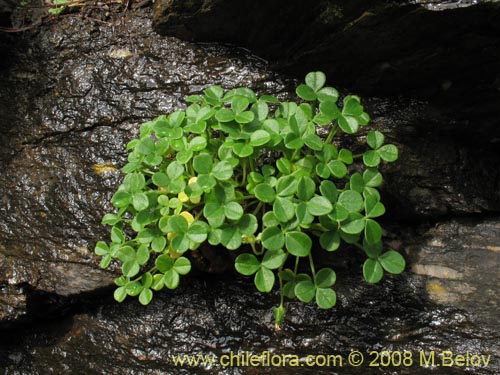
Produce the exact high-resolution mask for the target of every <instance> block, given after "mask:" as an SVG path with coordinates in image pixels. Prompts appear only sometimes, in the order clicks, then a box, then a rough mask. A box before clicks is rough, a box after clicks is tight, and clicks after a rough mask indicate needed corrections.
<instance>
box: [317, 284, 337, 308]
mask: <svg viewBox="0 0 500 375" xmlns="http://www.w3.org/2000/svg"><path fill="white" fill-rule="evenodd" d="M336 303H337V294H336V293H335V291H334V290H333V289H331V288H317V289H316V304H317V305H318V306H319V307H320V308H322V309H330V308H332V307H333V306H335V304H336Z"/></svg>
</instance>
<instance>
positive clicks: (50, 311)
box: [0, 1, 500, 375]
mask: <svg viewBox="0 0 500 375" xmlns="http://www.w3.org/2000/svg"><path fill="white" fill-rule="evenodd" d="M174 3H175V2H173V1H172V4H174ZM242 3H243V4H244V2H242ZM298 3H299V2H297V4H298ZM300 3H303V2H300ZM350 3H352V4H354V5H356V4H358V3H357V2H352V1H351V2H350ZM372 3H376V2H372ZM184 4H185V5H184V6H185V7H187V6H188V5H189V6H190V7H200V8H199V9H200V12H201V13H203V12H205V13H207V14H209V13H210V12H211V11H212V10H211V9H212V8H210V7H205V8H204V5H203V4H205V3H204V2H202V1H193V2H184ZM214 4H216V2H214ZM222 4H224V2H223V1H221V2H220V3H217V4H216V5H217V6H219V5H220V6H222ZM290 4H291V5H294V4H295V2H292V3H290ZM354 5H352V7H354ZM214 6H215V5H214ZM346 6H347V5H346ZM356 6H357V5H356ZM313 8H314V7H313ZM179 9H180V8H179ZM290 9H294V8H293V7H292V6H291V7H290ZM181 10H182V9H180V10H178V12H180V11H181ZM257 10H258V9H254V10H250V9H249V10H248V11H249V12H250V11H255V12H257ZM225 11H227V10H224V12H225ZM276 12H279V9H276ZM304 12H305V11H304ZM332 12H333V10H332ZM329 14H330V13H329ZM305 16H306V13H304V17H305ZM334 16H335V14H334V12H333V13H331V17H334ZM149 17H150V14H149V10H144V11H137V12H129V13H127V15H126V16H124V18H123V20H122V21H121V22H120V21H116V22H115V21H111V22H112V27H111V26H110V25H109V22H110V21H109V20H104V19H94V18H93V17H88V18H86V19H85V20H84V21H82V19H81V18H79V17H75V18H73V17H64V18H61V20H60V22H59V23H56V24H54V25H52V26H49V27H42V28H40V29H39V30H38V31H36V32H34V33H33V34H28V35H25V36H24V37H22V38H17V39H15V43H10V44H9V46H10V50H9V63H8V64H0V103H1V105H0V130H1V131H0V143H1V146H2V147H0V197H1V198H0V323H1V325H2V327H4V328H5V327H6V326H8V327H10V328H9V329H8V330H7V329H3V330H2V331H1V332H0V366H1V367H3V368H4V369H5V371H6V373H8V374H26V373H29V374H47V373H63V372H68V371H74V373H110V374H137V373H152V374H156V373H157V374H171V373H172V374H191V373H193V374H200V373H209V374H247V373H248V374H250V373H273V374H275V373H277V374H288V373H293V372H291V370H290V368H281V369H280V368H278V369H274V368H266V369H263V370H262V371H261V369H257V370H255V369H248V368H233V369H228V370H221V369H219V368H216V367H212V368H210V369H205V368H202V367H198V368H196V369H189V368H184V369H179V368H176V367H174V366H173V363H172V361H171V358H170V355H172V354H192V353H194V354H210V353H213V354H216V355H220V354H223V353H227V351H229V350H233V351H238V350H241V351H246V350H249V351H253V352H258V351H263V350H273V351H274V352H276V353H296V354H298V355H299V356H301V357H304V356H305V355H307V354H310V353H313V354H317V353H337V352H338V353H341V354H348V353H347V350H349V349H351V348H353V349H355V348H357V349H360V350H363V351H365V350H377V349H383V348H390V349H391V350H393V349H395V348H396V349H400V350H410V351H412V352H413V353H418V351H419V350H426V351H429V350H438V351H440V350H452V351H454V352H456V353H458V354H462V353H465V351H467V350H469V351H473V352H475V353H481V354H491V355H492V358H493V359H492V362H491V363H492V364H490V366H489V367H488V368H481V369H479V370H477V371H476V373H479V374H487V375H490V374H491V375H493V374H496V373H498V372H499V371H500V364H499V362H498V361H499V356H500V348H499V346H498V342H499V340H498V324H499V322H498V314H497V311H498V306H497V304H498V298H497V297H496V291H497V289H498V276H499V274H498V272H499V271H498V267H497V265H498V261H499V254H500V253H499V252H498V244H499V243H500V232H499V226H500V221H499V219H498V217H497V214H498V212H499V210H500V185H499V184H500V170H499V169H498V168H497V165H498V164H499V162H500V156H499V155H498V150H496V149H495V148H494V147H492V145H494V144H495V143H491V142H490V138H488V139H484V140H483V143H477V142H476V143H475V144H474V145H471V144H470V142H464V140H463V138H462V135H460V134H457V132H455V129H456V126H457V124H458V126H459V127H461V128H465V127H467V126H469V128H471V127H472V129H470V131H471V134H476V133H475V132H476V131H478V132H479V133H480V132H481V131H483V130H484V128H481V127H476V126H472V125H470V124H471V123H472V122H469V123H467V122H457V121H458V120H457V119H456V118H453V117H450V116H449V111H448V110H443V109H440V110H438V109H436V107H433V106H431V105H429V103H428V102H425V101H419V100H415V99H412V98H399V97H398V98H388V97H372V98H370V97H368V98H363V101H364V104H365V107H366V109H367V112H369V113H370V114H371V116H372V120H373V121H372V122H373V126H374V127H375V128H379V129H381V130H382V131H384V132H385V133H386V137H387V138H388V139H389V140H390V141H391V142H394V143H397V144H398V146H399V147H400V152H401V158H400V161H399V162H398V163H396V164H394V165H391V166H390V168H389V167H386V168H385V170H384V175H385V177H386V183H385V185H384V191H383V194H384V197H383V200H384V202H387V205H386V206H387V215H386V216H385V221H386V223H385V224H386V226H387V228H390V230H389V231H388V232H387V238H388V239H389V242H390V246H391V247H393V248H395V249H398V250H400V251H402V252H403V253H404V255H405V257H406V258H407V260H408V264H409V265H408V270H407V271H406V272H405V273H404V274H403V275H401V276H398V277H389V278H388V279H387V280H385V281H384V282H383V283H381V284H380V285H367V284H366V283H364V282H363V281H362V270H361V268H360V264H361V263H362V259H361V258H360V257H358V254H356V253H355V252H353V251H351V250H352V249H343V250H339V251H338V252H337V253H335V254H334V256H333V259H331V262H332V263H333V264H334V267H335V268H336V269H337V270H338V273H339V277H338V279H339V284H338V287H337V293H338V295H339V305H338V308H336V309H334V310H330V311H321V310H319V309H317V308H315V307H313V306H312V305H304V304H301V303H291V304H289V305H288V309H289V311H288V314H287V318H286V321H285V324H284V326H283V330H282V332H281V333H279V334H275V333H274V331H273V329H272V325H273V324H272V321H273V317H272V307H273V306H275V305H276V304H277V301H278V300H277V297H278V296H277V293H276V292H273V293H271V294H269V295H262V294H259V293H258V292H256V291H254V287H253V286H252V284H251V281H248V280H242V279H241V278H238V279H236V278H235V276H234V275H232V274H231V273H230V272H227V268H226V267H225V266H227V264H226V262H227V260H225V259H224V256H221V254H218V253H216V252H215V251H214V249H206V252H205V254H204V255H205V258H204V259H202V261H200V267H199V268H202V269H203V270H218V271H223V270H226V273H225V275H224V276H223V277H222V276H220V278H214V277H213V276H212V277H208V276H207V275H206V274H201V275H199V274H198V275H197V276H196V275H194V276H192V277H190V278H187V279H183V283H182V286H181V287H180V289H178V290H176V291H174V292H165V293H157V294H156V295H155V299H154V301H153V302H152V304H151V305H150V306H148V307H143V306H141V305H139V304H138V303H137V301H126V302H125V303H124V304H122V305H118V304H117V303H115V302H114V301H113V300H112V298H111V293H112V292H111V290H110V289H106V288H109V287H110V286H111V285H112V280H113V278H114V276H115V274H114V273H113V271H110V272H108V271H102V270H100V269H99V267H98V259H97V257H95V256H94V255H93V254H92V250H93V247H94V245H95V242H97V241H98V240H100V239H105V238H108V236H109V233H108V230H107V228H105V227H104V226H102V225H101V224H100V220H101V217H102V215H103V214H104V213H105V212H107V211H108V210H110V209H111V206H110V204H109V201H110V198H111V195H112V193H113V192H114V190H115V189H116V187H117V185H118V183H119V181H120V178H121V176H120V173H119V168H120V167H121V166H122V165H123V164H124V163H125V160H126V156H127V154H126V151H125V145H126V143H127V142H128V141H129V140H130V139H131V138H133V137H134V136H136V135H137V130H138V126H139V124H140V123H142V122H144V121H146V120H149V119H151V118H153V117H155V116H157V115H160V114H164V113H168V112H170V111H172V110H174V109H175V108H180V107H183V106H184V105H185V104H184V102H183V98H184V97H185V96H187V95H190V94H194V93H199V92H200V91H201V90H202V89H204V88H205V87H207V86H210V85H213V84H219V85H221V86H223V87H225V88H228V89H229V88H233V87H238V86H249V87H251V88H253V89H254V90H256V91H257V92H261V93H263V92H266V93H272V94H275V95H277V96H279V97H281V98H291V97H292V96H293V90H294V88H295V85H296V81H295V80H294V79H291V78H289V77H285V76H282V75H278V74H276V73H274V72H272V71H271V70H269V67H268V65H267V64H266V63H264V62H263V61H262V60H261V59H259V58H257V57H255V56H253V55H251V54H249V53H248V52H246V51H243V50H238V49H234V48H229V47H222V46H217V45H196V44H192V43H188V42H183V41H180V40H178V39H174V38H164V37H160V36H159V35H157V34H155V33H153V32H152V31H151V26H150V21H149ZM104 21H105V22H104ZM306 21H307V20H306ZM306 21H300V22H306ZM106 22H108V23H106ZM207 27H208V26H207ZM252 30H253V29H252ZM255 30H257V29H255ZM255 32H257V31H255ZM283 32H284V31H283ZM332 66H334V65H332ZM313 68H314V69H318V68H321V66H314V67H313ZM353 72H354V68H353ZM332 77H333V79H332V82H331V83H332V84H333V85H336V84H337V83H338V80H335V79H334V78H335V76H332ZM329 78H330V77H329ZM341 91H345V90H341ZM471 121H472V120H471ZM481 129H483V130H481ZM359 140H362V136H360V139H359ZM485 213H488V216H486V218H485ZM464 215H467V216H469V218H468V219H462V220H455V219H450V217H453V216H464ZM427 220H432V221H433V222H437V224H436V225H435V227H433V228H431V229H428V228H427V226H426V225H425V224H424V223H425V221H427ZM207 259H208V260H211V261H212V263H210V264H206V262H205V261H206V260H207ZM325 261H326V260H325ZM329 261H330V260H329ZM203 262H205V263H203ZM19 322H31V323H30V324H31V325H30V326H27V328H22V326H21V325H19V324H13V323H19ZM15 337H17V338H16V339H13V338H15ZM303 370H304V371H302V368H301V371H299V372H296V373H300V374H304V373H311V374H317V373H325V374H326V373H331V370H332V369H331V368H329V369H328V370H326V369H318V368H314V369H308V368H306V369H303ZM441 370H442V369H440V371H441ZM468 370H472V369H468ZM342 371H345V372H342ZM356 371H358V372H356ZM367 371H368V370H367V369H366V368H361V369H359V370H355V369H353V368H345V369H340V368H339V373H345V374H357V373H359V374H365V373H367ZM387 371H389V370H387ZM429 371H431V370H428V369H422V368H414V369H412V374H413V373H415V374H427V373H429ZM446 371H447V372H442V373H443V374H458V373H463V371H462V370H461V369H457V368H451V369H446ZM385 373H387V374H388V373H389V372H385ZM440 373H441V372H440Z"/></svg>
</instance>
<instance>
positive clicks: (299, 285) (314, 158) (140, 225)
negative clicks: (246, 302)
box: [95, 72, 405, 324]
mask: <svg viewBox="0 0 500 375" xmlns="http://www.w3.org/2000/svg"><path fill="white" fill-rule="evenodd" d="M325 83H326V77H325V75H324V74H323V73H321V72H313V73H309V74H308V75H307V76H306V79H305V83H304V84H301V85H299V86H298V87H297V90H296V93H297V95H298V96H299V97H300V98H301V99H302V100H301V101H300V102H298V103H296V102H280V101H279V100H278V99H277V98H276V97H273V96H268V95H263V96H260V97H258V96H257V95H256V93H255V92H253V91H252V90H251V89H249V88H238V89H233V90H230V91H224V90H223V89H222V88H221V87H219V86H213V87H210V88H207V89H206V90H204V92H203V93H202V94H200V95H192V96H189V97H187V98H186V101H187V102H188V103H189V106H188V107H187V108H186V109H185V110H178V111H175V112H173V113H171V114H169V115H168V116H166V115H163V116H159V117H158V118H156V119H154V120H152V121H149V122H146V123H144V124H142V125H141V128H140V135H139V137H138V138H137V139H134V140H132V141H131V142H130V143H129V144H128V145H127V149H128V150H129V151H130V153H129V156H128V163H127V164H126V165H125V166H124V167H123V172H124V173H125V174H126V176H125V178H124V180H123V183H122V184H121V185H120V186H119V188H118V190H117V191H116V193H115V194H114V195H113V197H112V199H111V202H112V204H113V205H114V206H115V207H116V209H117V211H116V212H115V213H108V214H106V215H105V216H104V218H103V223H104V224H108V225H110V226H111V237H110V240H111V241H110V242H107V243H106V242H104V241H100V242H98V243H97V245H96V250H95V252H96V253H97V254H98V255H100V256H102V260H101V267H103V268H106V267H108V266H109V265H110V263H111V261H112V260H113V259H115V260H117V261H118V262H119V263H120V264H121V270H122V276H121V277H119V278H118V279H117V280H116V284H117V286H118V288H117V289H116V291H115V299H116V300H117V301H120V302H121V301H123V300H124V299H125V297H126V296H127V295H130V296H139V301H140V302H141V303H143V304H148V303H149V302H150V301H151V299H152V296H153V291H159V290H161V289H162V288H164V287H167V288H169V289H173V288H176V287H177V286H178V284H179V279H180V275H185V274H187V273H189V271H190V269H191V263H190V261H189V256H188V255H186V253H188V252H190V251H197V249H198V248H199V246H200V245H202V244H203V243H205V242H208V244H210V245H212V246H217V245H221V246H223V247H225V248H226V249H229V250H237V249H240V251H242V253H241V254H240V255H238V257H237V258H236V260H235V268H236V270H237V271H238V272H239V273H241V274H243V275H246V276H253V278H254V282H255V286H256V288H257V289H258V290H259V291H261V292H270V291H271V290H272V289H273V287H274V285H275V284H276V281H277V280H278V281H279V285H280V291H281V296H282V297H281V303H280V305H279V307H278V308H277V309H276V310H275V317H276V321H277V324H279V323H280V322H281V319H282V318H283V315H284V311H285V310H284V307H283V299H284V297H286V298H289V299H298V300H300V301H303V302H310V301H313V300H314V301H315V302H316V304H317V305H318V306H319V307H320V308H325V309H327V308H331V307H332V306H334V305H335V303H336V294H335V291H334V290H333V288H332V287H333V285H334V284H335V281H336V274H335V271H334V270H333V269H331V268H323V269H320V270H318V271H316V270H315V267H314V260H313V257H312V252H311V249H312V247H313V242H314V241H316V240H317V241H318V242H319V244H320V246H321V247H322V248H323V249H324V250H325V251H328V252H332V251H336V250H337V249H339V248H340V247H341V246H342V243H346V244H350V245H353V246H357V247H358V248H360V249H361V250H362V251H363V252H364V253H365V254H366V256H367V260H366V261H365V263H364V266H363V275H364V278H365V279H366V280H367V281H368V282H372V283H373V282H378V281H379V280H380V279H381V278H382V276H383V273H384V271H385V272H389V273H394V274H395V273H400V272H402V271H403V269H404V266H405V262H404V259H403V258H402V257H401V255H400V254H399V253H397V252H395V251H392V250H389V251H386V252H384V251H383V245H382V234H383V231H382V228H381V226H380V224H379V223H378V222H377V219H378V218H379V217H380V216H382V215H383V214H384V213H385V207H384V205H383V204H382V202H381V197H380V194H379V191H378V188H379V187H380V186H381V185H382V183H383V176H382V174H381V173H380V172H379V171H378V169H377V168H378V166H379V165H380V163H381V162H393V161H395V160H396V159H397V157H398V150H397V147H396V146H395V145H392V144H386V143H385V138H384V135H383V134H382V133H381V132H379V131H377V130H371V131H368V132H367V135H366V143H367V145H368V149H367V150H366V151H365V152H363V153H361V154H355V155H353V153H352V152H351V151H350V150H348V149H346V148H342V147H340V146H339V144H337V143H336V142H335V138H334V137H335V135H337V134H338V133H346V134H355V133H357V132H358V131H359V130H360V129H361V128H362V127H365V126H366V125H367V124H368V123H369V121H370V117H369V115H368V114H367V113H366V112H364V108H363V106H362V105H361V100H360V98H359V97H357V96H353V95H351V96H346V97H344V98H343V99H342V100H341V101H340V100H339V94H338V92H337V90H336V89H335V88H333V87H329V86H325ZM340 102H341V103H340ZM319 127H325V128H326V129H327V130H328V137H327V138H326V139H323V138H321V137H320V136H319V135H318V128H319ZM357 161H359V162H357ZM355 163H357V166H356V167H354V166H353V164H355ZM301 263H304V264H307V265H308V266H309V272H305V273H303V272H299V266H300V264H301Z"/></svg>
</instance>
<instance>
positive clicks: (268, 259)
mask: <svg viewBox="0 0 500 375" xmlns="http://www.w3.org/2000/svg"><path fill="white" fill-rule="evenodd" d="M286 258H287V254H286V253H285V252H284V251H283V250H281V249H279V250H268V251H266V253H265V254H264V257H263V258H262V265H263V266H264V267H266V268H269V269H271V270H274V269H276V268H280V267H281V266H282V265H283V263H285V260H286Z"/></svg>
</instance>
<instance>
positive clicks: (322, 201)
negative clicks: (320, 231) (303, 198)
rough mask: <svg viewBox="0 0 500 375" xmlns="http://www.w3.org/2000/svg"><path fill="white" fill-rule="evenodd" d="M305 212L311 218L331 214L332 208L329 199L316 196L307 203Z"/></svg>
mask: <svg viewBox="0 0 500 375" xmlns="http://www.w3.org/2000/svg"><path fill="white" fill-rule="evenodd" d="M307 210H308V211H309V213H310V214H311V215H313V216H322V215H327V214H329V213H330V212H332V210H333V206H332V203H331V202H330V200H329V199H327V198H325V197H323V196H321V195H316V196H314V197H312V198H311V200H309V202H307Z"/></svg>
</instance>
